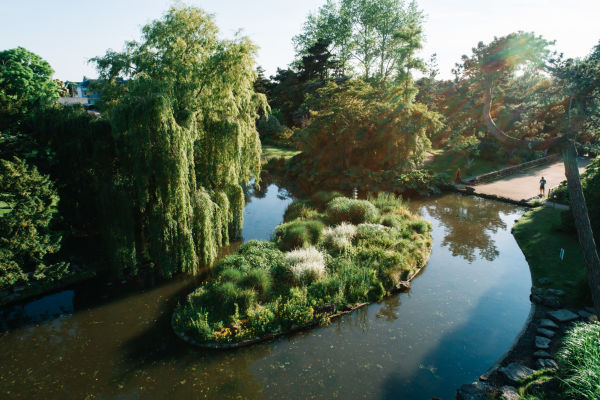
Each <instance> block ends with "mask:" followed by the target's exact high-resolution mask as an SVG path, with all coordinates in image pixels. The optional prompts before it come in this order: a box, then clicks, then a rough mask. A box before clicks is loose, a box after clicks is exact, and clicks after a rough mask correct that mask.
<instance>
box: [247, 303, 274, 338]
mask: <svg viewBox="0 0 600 400" xmlns="http://www.w3.org/2000/svg"><path fill="white" fill-rule="evenodd" d="M246 313H247V316H248V322H247V327H248V329H249V330H250V333H251V334H252V335H255V336H256V335H264V334H265V333H269V332H272V331H274V330H277V329H276V325H277V323H276V319H275V313H274V311H273V309H272V306H271V305H266V306H262V305H260V304H254V305H252V307H250V308H248V310H247V312H246Z"/></svg>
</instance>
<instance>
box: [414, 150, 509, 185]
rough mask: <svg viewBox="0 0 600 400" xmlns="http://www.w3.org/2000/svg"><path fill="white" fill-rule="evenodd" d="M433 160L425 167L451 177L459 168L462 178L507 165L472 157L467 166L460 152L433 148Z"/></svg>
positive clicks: (506, 165)
mask: <svg viewBox="0 0 600 400" xmlns="http://www.w3.org/2000/svg"><path fill="white" fill-rule="evenodd" d="M431 153H433V154H434V158H433V160H432V161H431V162H430V163H428V164H427V165H426V168H428V169H430V170H432V171H433V172H436V173H446V174H448V175H450V176H452V177H454V175H455V174H456V170H457V169H458V168H460V173H461V175H462V177H463V179H464V178H468V177H472V176H476V175H481V174H485V173H488V172H492V171H496V170H499V169H502V168H506V167H508V166H509V164H507V163H501V162H498V161H489V160H483V159H479V158H474V159H473V160H471V163H470V164H469V165H468V166H467V162H466V160H465V157H464V156H463V155H461V154H458V153H455V152H453V151H450V150H434V151H431Z"/></svg>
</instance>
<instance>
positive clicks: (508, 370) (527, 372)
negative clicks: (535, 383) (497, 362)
mask: <svg viewBox="0 0 600 400" xmlns="http://www.w3.org/2000/svg"><path fill="white" fill-rule="evenodd" d="M543 339H546V338H543ZM546 340H548V339H546ZM536 341H537V338H536ZM500 372H501V373H502V374H504V376H505V377H506V379H508V380H509V381H510V382H511V383H519V381H521V380H522V379H525V378H527V377H529V376H531V375H532V374H533V373H534V371H533V370H532V369H531V368H528V367H525V366H524V365H521V364H517V363H510V364H508V365H507V366H506V367H503V368H500Z"/></svg>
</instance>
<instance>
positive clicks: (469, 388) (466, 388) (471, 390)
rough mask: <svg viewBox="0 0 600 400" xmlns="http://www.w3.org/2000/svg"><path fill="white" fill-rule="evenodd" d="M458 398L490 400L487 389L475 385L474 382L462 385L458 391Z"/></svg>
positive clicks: (459, 399)
mask: <svg viewBox="0 0 600 400" xmlns="http://www.w3.org/2000/svg"><path fill="white" fill-rule="evenodd" d="M456 399H457V400H488V395H487V393H486V392H485V390H483V389H480V388H478V387H477V386H474V385H473V384H465V385H462V386H461V387H460V388H459V389H458V390H457V391H456Z"/></svg>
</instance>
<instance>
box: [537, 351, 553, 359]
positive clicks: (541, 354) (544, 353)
mask: <svg viewBox="0 0 600 400" xmlns="http://www.w3.org/2000/svg"><path fill="white" fill-rule="evenodd" d="M533 356H534V357H535V358H552V355H551V354H550V353H548V352H547V351H544V350H538V351H536V352H535V353H533Z"/></svg>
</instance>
